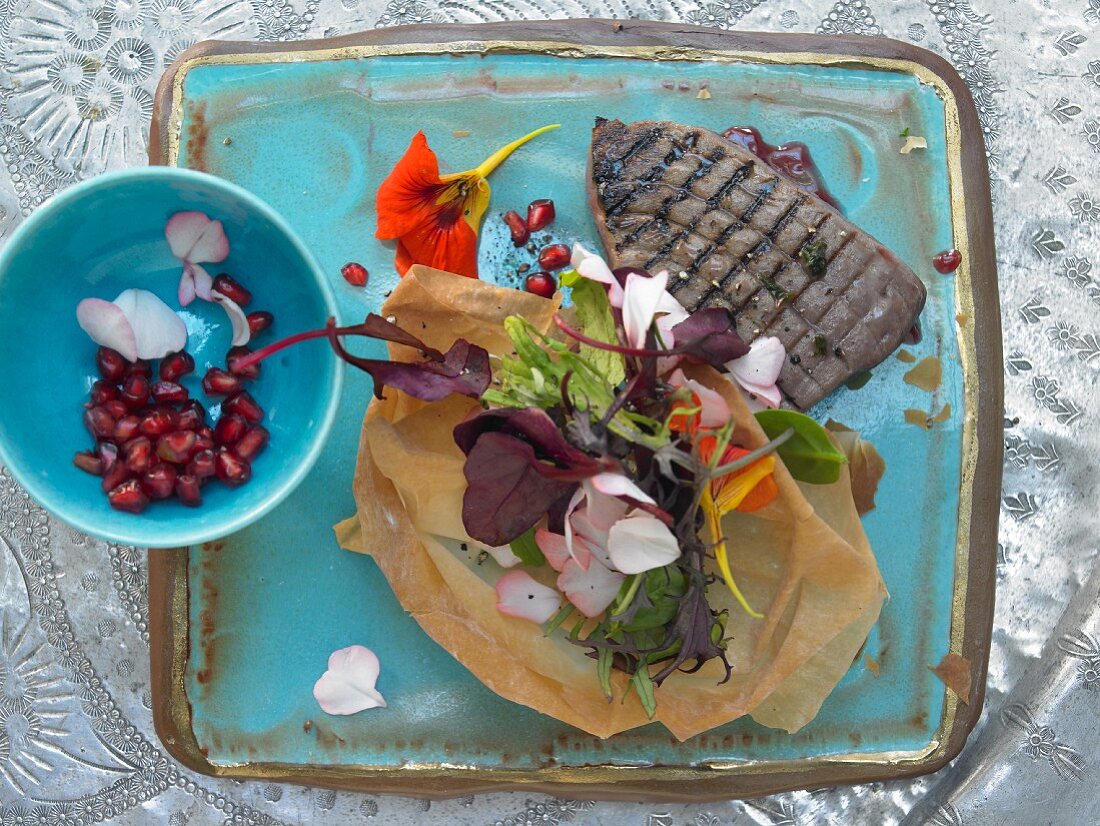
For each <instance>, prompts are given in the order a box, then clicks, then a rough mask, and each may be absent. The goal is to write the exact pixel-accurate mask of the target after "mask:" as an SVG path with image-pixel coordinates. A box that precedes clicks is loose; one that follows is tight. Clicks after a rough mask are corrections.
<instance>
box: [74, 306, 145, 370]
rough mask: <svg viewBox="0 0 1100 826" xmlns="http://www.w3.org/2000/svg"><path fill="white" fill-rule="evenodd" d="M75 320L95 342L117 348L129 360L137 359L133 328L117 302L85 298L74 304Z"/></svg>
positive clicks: (113, 348)
mask: <svg viewBox="0 0 1100 826" xmlns="http://www.w3.org/2000/svg"><path fill="white" fill-rule="evenodd" d="M76 320H77V323H78V324H80V329H82V330H83V331H84V332H85V333H87V334H88V335H89V336H90V337H91V339H92V341H94V342H95V343H96V344H101V345H103V346H104V347H110V348H111V349H112V350H118V352H120V353H121V354H122V356H123V358H125V359H128V360H129V361H137V358H138V354H137V339H136V338H135V337H134V329H133V328H132V327H131V326H130V320H129V319H128V318H127V317H126V314H125V313H124V312H123V311H122V308H121V307H119V306H118V305H117V304H114V303H112V302H110V301H104V300H103V299H102V298H85V299H84V300H83V301H81V302H80V303H79V304H77V305H76Z"/></svg>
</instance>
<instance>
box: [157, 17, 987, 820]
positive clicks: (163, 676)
mask: <svg viewBox="0 0 1100 826" xmlns="http://www.w3.org/2000/svg"><path fill="white" fill-rule="evenodd" d="M402 47H404V48H402ZM365 51H372V52H373V53H386V52H391V53H418V52H419V53H431V52H436V53H438V52H441V51H460V52H465V53H487V52H500V51H525V52H531V51H540V52H544V53H552V54H559V55H567V56H568V55H573V54H575V55H576V56H578V57H580V56H587V57H593V58H599V57H601V56H607V55H615V56H628V57H629V56H633V57H636V58H642V57H649V58H650V59H666V60H668V59H677V60H698V59H707V58H708V57H709V58H712V59H728V60H746V61H752V62H766V63H813V62H819V63H827V64H829V65H833V66H844V65H850V66H852V67H854V68H862V69H868V68H870V69H879V70H885V71H901V72H908V73H911V74H915V75H917V76H918V77H919V78H920V79H921V80H922V82H925V83H928V84H930V85H932V86H934V87H935V88H936V90H937V93H938V94H939V95H940V97H941V98H942V99H943V100H944V104H945V111H946V117H947V123H946V134H947V139H948V175H949V178H950V188H951V196H952V210H951V211H952V223H953V227H954V231H955V242H956V246H958V248H959V250H960V251H961V252H962V254H963V263H962V266H960V268H959V270H958V271H957V272H956V274H955V278H956V310H957V312H958V314H959V327H958V333H959V345H960V352H961V358H962V367H963V374H964V377H965V379H964V381H965V389H964V393H965V398H966V405H965V406H966V410H967V417H968V418H967V421H966V422H965V423H964V429H963V431H964V432H963V447H962V483H961V486H960V513H959V522H958V544H957V548H956V570H955V590H954V594H953V603H952V616H951V639H950V647H949V650H950V651H951V652H953V653H956V654H959V655H961V656H963V657H965V658H967V659H968V660H969V661H970V663H971V667H972V672H971V676H972V685H973V686H974V688H973V693H972V696H971V697H970V698H969V699H970V702H969V704H964V703H960V702H959V700H958V698H957V697H955V695H954V694H953V693H952V692H950V691H947V690H945V692H944V704H943V713H942V715H941V724H940V727H939V729H938V731H937V732H936V735H935V736H934V737H933V739H932V740H931V742H930V743H929V744H928V746H927V747H926V748H924V749H922V750H919V751H917V752H905V753H884V754H855V755H842V756H826V757H816V758H807V759H804V760H791V761H769V762H765V763H744V762H737V761H730V762H724V763H711V764H708V765H705V766H654V767H625V766H588V767H577V768H560V769H540V770H530V771H517V770H488V769H477V768H472V767H468V766H452V765H424V766H419V765H409V766H403V767H400V768H398V767H392V766H306V765H291V764H278V763H247V764H240V765H216V764H213V763H211V762H210V761H209V760H207V759H206V757H205V756H204V755H203V753H202V750H201V748H200V746H199V744H198V742H197V740H196V738H195V735H194V732H193V730H192V728H191V707H190V703H189V701H188V699H187V695H186V691H185V687H184V676H185V673H186V664H187V657H188V654H189V651H188V648H189V629H188V599H189V595H188V583H187V567H188V552H187V550H186V549H177V550H172V551H158V550H154V551H150V553H149V612H150V640H151V646H150V648H151V653H150V658H151V664H152V689H153V722H154V726H155V728H156V731H157V734H158V736H159V737H160V739H161V741H162V743H163V744H164V746H165V748H166V749H167V751H168V752H169V753H170V754H172V756H173V757H175V758H176V759H177V760H179V761H180V762H181V763H183V764H184V765H185V766H187V767H188V768H190V769H192V770H194V771H197V772H201V773H203V774H207V775H212V776H221V777H232V778H239V779H264V780H268V781H283V782H290V783H299V784H302V783H304V784H309V785H315V786H325V787H329V788H339V789H350V790H354V791H366V792H374V793H394V794H404V795H411V796H416V797H426V798H435V799H439V798H446V797H453V796H456V795H462V794H470V793H474V792H489V791H497V790H508V789H511V790H524V791H531V792H534V791H540V792H547V793H550V794H555V795H559V796H564V797H585V798H590V799H603V800H652V801H702V800H716V799H724V798H731V797H755V796H759V795H766V794H773V793H776V792H781V791H789V790H793V789H806V788H822V787H826V786H832V785H838V784H848V783H865V782H871V781H878V780H890V779H898V778H904V777H911V776H915V775H919V774H925V773H929V772H933V771H936V770H937V769H939V768H941V767H943V766H944V765H946V764H947V763H948V762H949V761H950V760H952V759H953V758H954V757H955V756H957V755H958V753H959V752H960V751H961V750H962V747H963V745H964V743H965V742H966V738H967V736H968V735H969V734H970V732H971V730H972V729H973V728H974V725H975V724H976V723H977V720H978V718H979V717H980V715H981V708H982V702H983V700H984V693H985V679H986V669H987V665H988V657H989V644H990V638H991V633H992V622H993V599H994V592H993V583H994V581H995V564H996V542H997V520H998V516H999V513H1000V483H1001V470H1002V451H1003V445H1002V442H1001V433H1000V426H1001V418H1002V412H1003V377H1002V374H1001V325H1000V311H999V300H998V290H997V278H996V257H995V251H994V244H993V215H992V203H991V199H990V193H989V177H988V171H987V166H986V158H985V147H984V144H983V143H982V139H981V134H982V132H981V126H980V124H979V122H978V117H977V112H976V110H975V108H974V104H973V101H972V99H971V97H970V93H969V91H968V90H967V88H966V85H965V84H964V83H963V81H962V79H961V78H960V77H959V75H958V74H957V72H955V70H954V69H953V68H952V67H951V65H950V64H949V63H947V61H945V60H943V59H942V58H940V57H939V56H937V55H935V54H933V53H931V52H929V51H926V50H924V49H920V48H917V47H915V46H912V45H910V44H907V43H902V42H899V41H894V40H889V39H885V38H863V37H828V38H824V37H819V36H815V35H805V34H771V33H754V32H727V31H719V30H715V29H708V28H699V27H692V26H680V25H674V24H668V23H656V22H647V21H629V22H628V21H610V20H566V21H534V22H523V23H487V24H478V25H461V24H432V25H418V26H402V27H396V28H389V29H384V30H373V31H368V32H363V33H360V34H353V35H347V36H344V37H339V38H334V39H331V40H323V41H321V40H315V41H302V42H294V43H277V44H267V43H263V44H260V43H232V42H223V41H210V42H206V43H200V44H198V45H197V46H194V47H192V48H191V49H189V50H187V51H186V52H184V53H183V54H182V55H180V57H179V58H178V59H177V60H176V62H175V63H173V65H172V66H171V67H170V68H169V69H168V71H167V72H166V73H165V75H164V77H163V78H162V79H161V82H160V84H159V86H158V89H157V95H156V102H155V109H154V113H153V122H152V128H151V131H150V149H149V155H150V163H152V164H174V163H175V162H176V158H177V153H178V145H179V131H178V130H179V114H180V109H181V100H180V99H179V98H180V93H181V92H182V88H183V82H184V80H185V79H186V73H187V71H188V70H189V69H190V68H191V67H193V66H196V65H203V64H205V63H215V62H234V63H248V62H265V61H277V60H295V59H300V60H318V59H341V58H348V59H351V58H356V57H360V56H362V55H363V54H364V52H365ZM979 379H980V380H979Z"/></svg>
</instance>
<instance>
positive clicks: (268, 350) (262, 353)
mask: <svg viewBox="0 0 1100 826" xmlns="http://www.w3.org/2000/svg"><path fill="white" fill-rule="evenodd" d="M333 322H334V319H331V318H330V319H329V323H333ZM344 329H347V328H344ZM326 336H328V325H327V324H326V326H325V327H322V328H321V329H320V330H306V331H305V332H304V333H295V334H294V335H292V336H287V337H286V338H283V339H279V340H278V341H276V342H273V343H271V344H269V345H267V346H266V347H261V348H260V349H259V350H256V351H255V352H252V353H249V354H248V355H247V356H245V357H244V358H243V359H240V360H239V361H238V362H237V369H238V370H242V369H244V368H246V367H251V366H252V365H253V364H257V363H259V362H261V361H263V360H264V359H265V358H267V357H268V356H273V355H275V354H276V353H278V352H279V351H280V350H285V349H286V348H287V347H291V346H293V345H295V344H298V343H300V342H303V341H309V340H310V339H311V338H325V337H326Z"/></svg>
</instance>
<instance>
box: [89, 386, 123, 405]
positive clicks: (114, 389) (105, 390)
mask: <svg viewBox="0 0 1100 826" xmlns="http://www.w3.org/2000/svg"><path fill="white" fill-rule="evenodd" d="M118 396H119V390H118V385H117V384H112V383H110V382H106V381H97V382H96V383H95V384H93V385H92V394H91V400H92V404H103V403H104V402H109V401H114V400H115V399H117V398H118Z"/></svg>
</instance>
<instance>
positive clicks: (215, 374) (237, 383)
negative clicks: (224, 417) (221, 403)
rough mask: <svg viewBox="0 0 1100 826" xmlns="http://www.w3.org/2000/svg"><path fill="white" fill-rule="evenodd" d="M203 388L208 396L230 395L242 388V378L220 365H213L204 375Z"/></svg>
mask: <svg viewBox="0 0 1100 826" xmlns="http://www.w3.org/2000/svg"><path fill="white" fill-rule="evenodd" d="M202 389H203V390H205V391H206V394H207V395H208V396H230V395H232V394H233V393H236V392H238V391H239V390H240V389H241V380H240V378H239V377H238V376H234V375H233V374H232V373H227V372H226V371H225V370H222V369H221V368H220V367H211V368H210V369H209V370H207V371H206V375H205V376H203V377H202Z"/></svg>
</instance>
